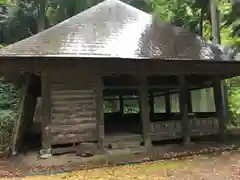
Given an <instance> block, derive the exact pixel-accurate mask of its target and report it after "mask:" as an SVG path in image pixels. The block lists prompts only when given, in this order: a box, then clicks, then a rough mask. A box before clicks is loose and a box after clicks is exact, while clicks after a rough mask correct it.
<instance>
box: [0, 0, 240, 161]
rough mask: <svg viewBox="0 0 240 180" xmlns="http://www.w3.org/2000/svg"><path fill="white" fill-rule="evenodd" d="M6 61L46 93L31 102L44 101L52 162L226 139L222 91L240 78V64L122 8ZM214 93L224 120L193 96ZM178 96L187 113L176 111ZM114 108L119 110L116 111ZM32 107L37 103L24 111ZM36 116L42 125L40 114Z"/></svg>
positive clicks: (36, 41)
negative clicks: (61, 155) (158, 144)
mask: <svg viewBox="0 0 240 180" xmlns="http://www.w3.org/2000/svg"><path fill="white" fill-rule="evenodd" d="M0 54H1V57H0V58H1V61H0V71H1V72H2V73H4V74H5V75H6V76H9V77H10V76H11V77H13V78H14V77H18V76H19V74H21V77H23V78H22V79H23V82H25V84H26V82H28V81H26V77H29V76H31V81H30V82H31V84H34V83H35V84H38V83H40V85H39V89H41V91H40V92H39V93H38V95H36V93H35V95H33V93H32V95H31V96H34V97H36V96H41V109H42V110H41V111H40V112H38V113H39V116H41V126H40V127H41V128H40V132H41V142H42V143H41V144H42V145H41V154H42V156H43V157H47V156H48V155H50V154H51V153H52V154H55V153H57V152H58V150H59V149H61V150H64V151H65V152H70V151H71V152H72V151H74V152H77V153H80V154H81V153H86V149H87V146H91V148H90V149H91V151H93V150H94V151H95V150H96V151H97V150H103V149H118V148H132V147H134V148H135V147H138V146H139V147H140V146H145V147H147V148H151V147H152V146H153V142H155V141H162V140H167V139H177V138H180V139H181V138H182V140H183V142H184V143H189V142H190V140H191V137H194V136H201V135H209V134H218V133H219V134H221V135H223V134H224V133H225V126H226V120H227V117H226V111H227V107H226V103H225V102H224V98H223V93H222V92H221V83H220V82H221V80H223V79H226V78H229V77H234V76H237V75H240V62H236V61H230V60H227V59H224V54H223V53H222V51H221V50H220V49H219V48H218V47H216V46H213V45H212V44H210V43H208V42H206V41H204V40H203V39H201V38H200V37H198V36H196V35H194V34H192V33H190V32H188V31H187V30H185V29H183V28H181V27H176V26H173V25H171V24H168V23H165V22H162V21H160V20H157V19H155V18H154V17H153V16H152V15H150V14H147V13H145V12H143V11H140V10H138V9H136V8H134V7H131V6H129V5H127V4H125V3H123V2H121V1H119V0H105V1H103V2H101V3H99V4H97V5H96V6H94V7H92V8H90V9H88V10H86V11H84V12H81V13H80V14H78V15H76V16H74V17H72V18H70V19H68V20H65V21H63V22H61V23H59V24H57V25H56V26H53V27H51V28H49V29H47V30H45V31H43V32H41V33H39V34H36V35H34V36H32V37H30V38H27V39H24V40H22V41H19V42H17V43H15V44H12V45H10V46H8V47H6V48H3V49H1V51H0ZM34 87H38V86H34ZM40 87H41V88H40ZM206 87H213V89H214V97H215V105H216V106H215V109H216V110H215V112H208V113H200V112H193V110H192V104H191V96H190V92H191V91H193V90H195V89H201V88H206ZM30 89H31V88H30ZM32 89H34V88H32ZM172 93H178V95H179V107H180V108H179V109H180V112H172V110H171V106H170V94H172ZM156 96H161V97H163V99H164V101H163V103H164V104H163V107H164V111H162V112H156V111H155V110H154V109H155V108H154V106H155V104H156V102H155V100H154V97H156ZM111 100H112V101H111ZM106 101H108V102H110V101H111V102H113V101H114V103H112V105H113V106H115V107H114V108H113V107H112V106H111V108H112V109H111V108H110V109H111V110H108V109H107V108H108V106H109V104H107V103H106ZM127 102H129V103H127ZM134 102H135V103H134ZM31 103H32V104H36V100H35V101H34V102H33V101H31V102H30V101H29V103H23V104H25V106H26V104H31ZM176 103H178V102H176ZM34 106H35V105H34ZM28 111H31V113H30V114H31V115H28V120H29V119H30V120H32V119H33V111H34V108H28ZM24 118H26V117H23V119H24ZM30 120H29V121H30ZM19 121H22V124H24V121H27V120H21V117H20V118H19ZM16 124H18V125H16ZM16 124H15V131H14V132H15V133H16V132H19V130H18V129H19V127H20V125H19V124H21V122H17V123H16ZM16 127H18V128H16ZM16 134H18V135H19V136H20V134H19V133H16ZM16 139H19V137H18V136H15V140H14V141H13V145H14V146H15V145H16V142H17V140H16ZM23 141H24V140H23ZM16 148H17V147H16ZM14 149H15V148H14ZM84 149H85V150H84ZM93 153H94V152H93Z"/></svg>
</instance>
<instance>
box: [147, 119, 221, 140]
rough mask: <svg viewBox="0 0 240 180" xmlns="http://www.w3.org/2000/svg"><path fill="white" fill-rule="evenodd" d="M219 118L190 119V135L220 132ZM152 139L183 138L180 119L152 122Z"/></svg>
mask: <svg viewBox="0 0 240 180" xmlns="http://www.w3.org/2000/svg"><path fill="white" fill-rule="evenodd" d="M218 126H219V125H218V119H217V118H215V117H208V118H196V119H191V120H190V129H191V130H190V135H191V136H192V137H194V136H206V135H213V134H217V133H218ZM150 134H151V139H152V140H153V141H161V140H169V139H176V138H181V136H182V128H181V121H180V120H171V121H158V122H151V133H150Z"/></svg>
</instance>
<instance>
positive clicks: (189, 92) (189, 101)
mask: <svg viewBox="0 0 240 180" xmlns="http://www.w3.org/2000/svg"><path fill="white" fill-rule="evenodd" d="M187 100H188V112H193V109H192V96H191V90H188V91H187Z"/></svg>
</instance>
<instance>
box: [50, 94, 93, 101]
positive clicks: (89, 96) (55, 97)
mask: <svg viewBox="0 0 240 180" xmlns="http://www.w3.org/2000/svg"><path fill="white" fill-rule="evenodd" d="M94 98H95V94H71V93H69V94H58V95H56V94H53V95H52V99H53V100H54V101H58V100H68V101H71V100H88V99H94Z"/></svg>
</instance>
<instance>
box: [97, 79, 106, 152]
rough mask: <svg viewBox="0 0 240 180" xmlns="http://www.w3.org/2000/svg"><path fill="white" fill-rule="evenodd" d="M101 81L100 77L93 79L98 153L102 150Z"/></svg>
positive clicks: (102, 112)
mask: <svg viewBox="0 0 240 180" xmlns="http://www.w3.org/2000/svg"><path fill="white" fill-rule="evenodd" d="M103 86H104V85H103V80H102V76H101V75H96V77H95V91H96V119H97V123H96V126H97V140H98V148H99V150H100V151H103V150H104V146H103V141H104V111H103V88H104V87H103Z"/></svg>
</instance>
